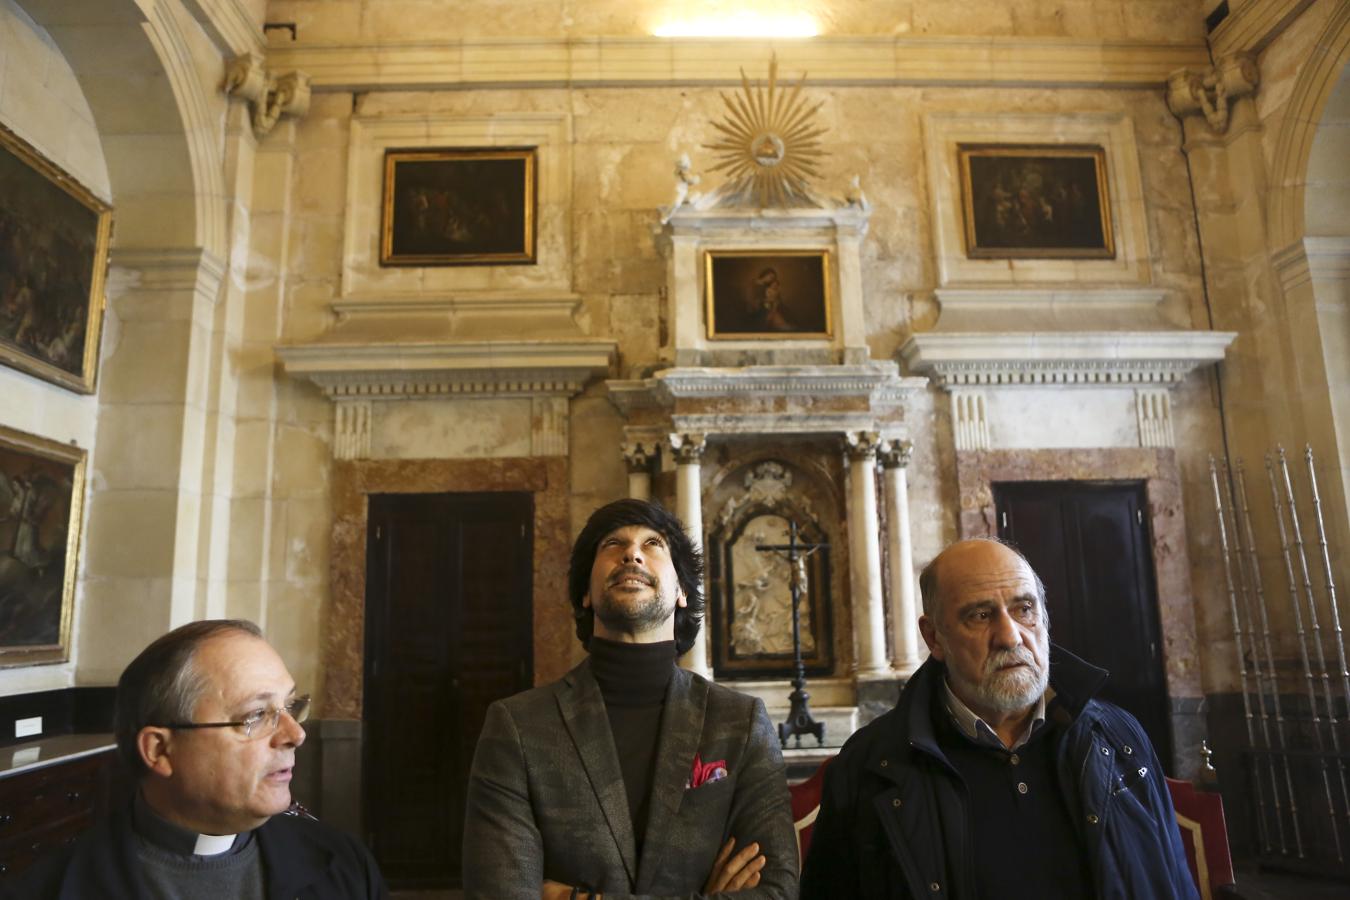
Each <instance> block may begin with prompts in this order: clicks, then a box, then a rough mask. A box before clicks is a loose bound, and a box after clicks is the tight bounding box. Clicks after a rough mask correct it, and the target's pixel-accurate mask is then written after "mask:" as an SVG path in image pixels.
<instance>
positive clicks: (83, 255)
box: [0, 126, 112, 394]
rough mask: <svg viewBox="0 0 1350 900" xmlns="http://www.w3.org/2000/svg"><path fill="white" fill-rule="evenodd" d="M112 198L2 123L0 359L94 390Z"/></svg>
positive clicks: (76, 387) (73, 386) (73, 387)
mask: <svg viewBox="0 0 1350 900" xmlns="http://www.w3.org/2000/svg"><path fill="white" fill-rule="evenodd" d="M111 235H112V208H111V207H109V206H108V204H106V203H104V202H103V201H102V200H100V199H98V197H96V196H94V194H93V193H92V192H91V191H90V190H89V189H88V188H86V187H84V186H83V185H81V184H80V183H79V182H78V181H76V180H75V179H74V178H73V177H72V176H71V175H69V174H68V173H67V172H65V171H64V170H62V169H61V168H60V167H59V166H57V165H55V164H54V163H52V162H51V161H50V160H48V159H47V158H46V157H44V156H43V155H42V154H41V153H39V152H38V151H37V149H36V148H34V147H33V146H32V145H31V144H29V143H28V142H27V141H25V140H23V139H22V138H21V137H19V136H18V135H16V134H15V133H14V132H12V131H10V130H9V129H7V128H5V127H3V126H0V363H3V364H4V365H7V366H10V367H12V368H15V369H19V370H20V371H23V372H27V373H28V374H30V375H35V376H37V377H38V378H42V379H44V380H46V381H50V382H52V383H53V384H58V385H60V386H61V387H64V388H69V389H70V390H73V391H78V392H79V393H81V394H92V393H93V392H94V384H95V381H96V378H97V369H98V355H99V331H100V328H101V326H102V322H103V299H104V298H103V285H104V279H105V277H106V275H107V270H108V243H109V240H110V238H111Z"/></svg>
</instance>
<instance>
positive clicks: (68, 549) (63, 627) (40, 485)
mask: <svg viewBox="0 0 1350 900" xmlns="http://www.w3.org/2000/svg"><path fill="white" fill-rule="evenodd" d="M85 462H86V454H85V451H84V450H82V449H80V448H78V447H71V446H69V445H67V444H60V443H57V442H55V441H49V440H47V439H45V438H40V437H35V436H33V435H30V434H25V433H23V432H21V431H15V430H14V429H12V428H5V427H3V426H0V666H21V665H32V664H35V663H55V662H64V661H65V660H67V659H69V658H70V619H71V606H72V604H73V603H74V599H75V572H76V559H77V557H78V555H79V548H80V523H81V521H83V520H82V518H81V510H82V507H83V501H84V478H85Z"/></svg>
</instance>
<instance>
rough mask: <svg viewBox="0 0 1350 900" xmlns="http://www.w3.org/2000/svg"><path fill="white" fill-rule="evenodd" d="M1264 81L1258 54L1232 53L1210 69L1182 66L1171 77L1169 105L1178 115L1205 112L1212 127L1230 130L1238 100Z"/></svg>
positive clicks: (1217, 132) (1211, 129)
mask: <svg viewBox="0 0 1350 900" xmlns="http://www.w3.org/2000/svg"><path fill="white" fill-rule="evenodd" d="M1260 82H1261V71H1260V69H1258V68H1257V66H1256V58H1255V57H1253V56H1252V55H1251V54H1249V53H1230V54H1229V55H1228V56H1225V57H1222V58H1221V59H1219V61H1218V62H1217V63H1215V64H1214V65H1213V66H1210V67H1209V68H1207V69H1190V68H1187V69H1178V70H1177V71H1175V72H1173V73H1172V74H1171V75H1169V76H1168V78H1167V108H1168V109H1170V110H1171V111H1172V115H1174V116H1176V117H1177V118H1178V119H1184V118H1185V117H1186V116H1190V115H1195V114H1197V113H1199V114H1202V115H1204V117H1205V121H1206V122H1208V123H1209V128H1210V131H1212V132H1214V133H1215V134H1223V133H1224V132H1225V131H1227V130H1228V113H1229V110H1230V108H1231V106H1232V103H1233V102H1234V101H1235V100H1238V99H1240V98H1242V97H1247V96H1250V95H1251V94H1252V93H1254V92H1255V91H1256V86H1257V85H1258V84H1260Z"/></svg>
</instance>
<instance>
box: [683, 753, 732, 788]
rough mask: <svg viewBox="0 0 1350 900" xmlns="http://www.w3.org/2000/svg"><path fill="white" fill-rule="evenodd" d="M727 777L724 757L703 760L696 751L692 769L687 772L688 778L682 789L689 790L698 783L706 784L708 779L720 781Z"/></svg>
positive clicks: (698, 784) (697, 785)
mask: <svg viewBox="0 0 1350 900" xmlns="http://www.w3.org/2000/svg"><path fill="white" fill-rule="evenodd" d="M726 777H727V761H726V760H725V759H715V760H713V761H712V762H706V763H705V762H704V761H703V760H702V758H700V757H699V755H698V754H697V753H695V754H694V769H693V771H692V772H690V773H689V780H688V781H686V782H685V783H684V789H685V790H686V791H687V790H691V789H693V788H696V787H699V786H700V785H704V784H707V783H708V782H710V781H721V780H722V779H723V778H726Z"/></svg>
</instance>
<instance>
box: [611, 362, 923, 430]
mask: <svg viewBox="0 0 1350 900" xmlns="http://www.w3.org/2000/svg"><path fill="white" fill-rule="evenodd" d="M605 386H606V388H607V389H608V390H609V397H610V400H611V401H612V402H613V403H614V405H615V406H617V407H618V408H619V411H620V412H622V413H624V415H627V414H628V413H629V412H630V411H632V410H633V409H638V408H651V407H666V406H669V405H671V404H672V403H673V402H674V401H675V400H676V399H712V398H742V399H752V398H756V397H866V398H868V399H869V400H870V401H872V402H873V403H877V404H882V405H890V404H898V403H901V402H903V401H904V399H905V398H906V397H908V396H909V395H911V394H913V393H915V392H916V391H921V390H923V389H924V388H925V387H926V386H927V380H926V379H923V378H902V377H900V374H899V368H898V367H897V366H896V364H895V363H891V362H873V363H869V364H866V365H857V366H746V367H744V368H738V369H718V368H695V367H689V368H677V369H666V370H664V371H661V372H657V373H656V374H655V375H654V376H652V377H651V378H645V379H641V380H635V381H620V380H611V381H608V382H606V383H605ZM826 430H829V429H826Z"/></svg>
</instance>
